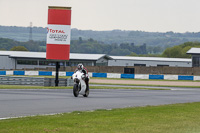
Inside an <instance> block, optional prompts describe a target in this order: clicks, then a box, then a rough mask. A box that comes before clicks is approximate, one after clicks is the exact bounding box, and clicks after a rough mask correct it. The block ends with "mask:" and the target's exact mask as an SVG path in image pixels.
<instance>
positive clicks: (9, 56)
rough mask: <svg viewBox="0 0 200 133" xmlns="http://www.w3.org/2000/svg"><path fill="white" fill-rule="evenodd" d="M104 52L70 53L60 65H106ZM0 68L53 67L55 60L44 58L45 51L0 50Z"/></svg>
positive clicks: (106, 58) (106, 59)
mask: <svg viewBox="0 0 200 133" xmlns="http://www.w3.org/2000/svg"><path fill="white" fill-rule="evenodd" d="M108 59H111V58H110V57H109V56H107V55H105V54H78V53H70V60H69V61H60V65H61V66H63V67H65V66H76V65H77V64H78V63H83V65H85V66H96V65H107V64H108V63H107V61H108ZM0 62H1V63H0V69H22V68H46V67H55V63H56V61H48V60H46V52H24V51H23V52H22V51H0Z"/></svg>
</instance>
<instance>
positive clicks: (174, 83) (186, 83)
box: [90, 79, 200, 86]
mask: <svg viewBox="0 0 200 133" xmlns="http://www.w3.org/2000/svg"><path fill="white" fill-rule="evenodd" d="M90 83H109V84H133V85H166V86H200V82H192V81H191V82H190V81H152V80H151V81H145V80H114V79H90Z"/></svg>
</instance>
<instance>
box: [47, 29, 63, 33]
mask: <svg viewBox="0 0 200 133" xmlns="http://www.w3.org/2000/svg"><path fill="white" fill-rule="evenodd" d="M49 32H50V33H65V32H64V30H53V29H49V28H47V33H49Z"/></svg>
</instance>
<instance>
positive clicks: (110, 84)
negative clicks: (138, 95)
mask: <svg viewBox="0 0 200 133" xmlns="http://www.w3.org/2000/svg"><path fill="white" fill-rule="evenodd" d="M90 84H95V85H98V84H99V85H122V86H152V87H181V88H200V86H181V85H177V86H176V85H153V84H152V85H147V84H118V83H114V84H113V83H95V82H93V83H90Z"/></svg>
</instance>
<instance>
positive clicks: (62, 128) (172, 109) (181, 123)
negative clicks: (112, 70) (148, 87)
mask: <svg viewBox="0 0 200 133" xmlns="http://www.w3.org/2000/svg"><path fill="white" fill-rule="evenodd" d="M199 107H200V103H199V102H198V103H186V104H173V105H162V106H147V107H135V108H126V109H113V110H96V111H94V112H79V111H76V112H72V113H64V114H58V115H53V116H34V117H24V118H15V119H7V120H0V132H1V133H11V132H12V133H13V132H15V133H18V132H19V133H27V132H28V133H34V132H37V133H40V132H43V133H46V132H48V133H49V132H54V133H55V132H56V133H57V132H59V133H66V132H67V133H78V132H80V133H88V132H89V133H90V132H91V133H97V132H106V133H118V132H120V133H129V132H132V133H148V132H149V133H198V132H200V126H199V125H200V117H199V116H200V108H199Z"/></svg>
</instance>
